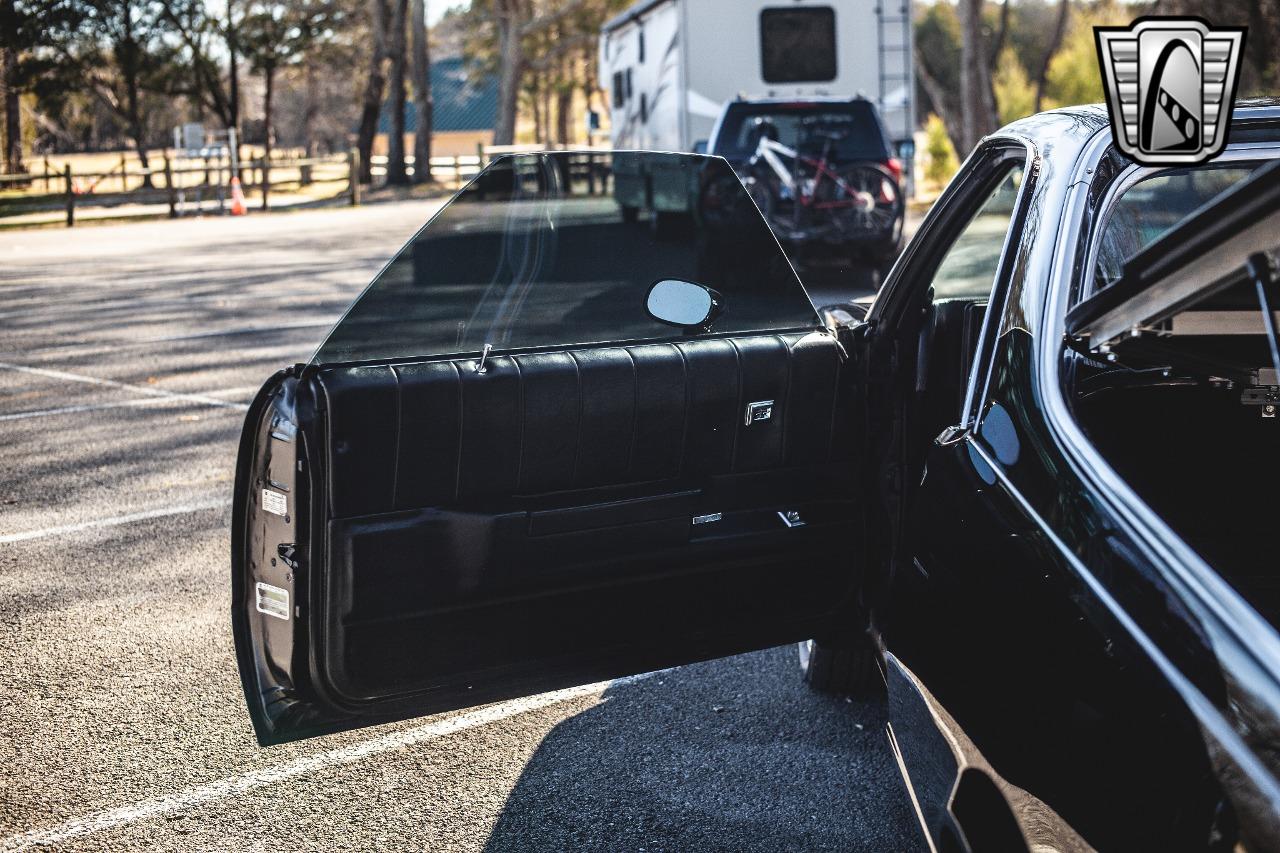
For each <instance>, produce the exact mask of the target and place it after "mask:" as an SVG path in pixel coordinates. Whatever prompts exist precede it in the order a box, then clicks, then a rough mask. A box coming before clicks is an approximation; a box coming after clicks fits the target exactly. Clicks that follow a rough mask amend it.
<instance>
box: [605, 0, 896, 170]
mask: <svg viewBox="0 0 1280 853" xmlns="http://www.w3.org/2000/svg"><path fill="white" fill-rule="evenodd" d="M600 77H601V82H602V83H603V84H604V86H605V88H606V89H608V90H609V103H610V105H611V121H612V130H611V132H610V134H611V140H612V142H613V147H614V148H616V149H647V150H656V151H693V150H695V148H696V146H697V144H698V143H699V142H702V141H705V140H707V139H708V138H710V136H711V129H712V127H713V126H714V124H715V121H716V119H717V118H718V117H719V115H720V110H721V109H722V108H723V107H724V104H725V103H726V102H727V101H729V100H730V99H732V98H734V97H736V96H738V95H745V96H748V97H752V96H761V97H774V98H789V97H796V98H804V97H806V96H825V97H843V96H847V97H850V98H852V97H854V96H857V95H862V96H863V97H865V98H867V99H868V100H870V101H872V102H874V103H875V105H876V107H877V108H878V109H879V111H880V115H881V117H882V119H883V120H884V124H885V129H886V130H887V131H888V134H889V138H890V139H891V140H892V141H893V142H894V143H895V144H898V143H909V141H910V140H911V134H912V131H913V130H914V129H915V104H914V101H915V98H914V94H915V75H914V65H913V61H912V28H911V0H641V2H639V3H637V4H636V5H634V6H632V7H631V8H630V9H628V10H627V11H625V12H623V13H622V14H620V15H618V16H617V17H615V18H613V19H612V20H610V21H608V22H607V23H606V24H605V25H604V28H603V30H602V32H601V37H600ZM903 153H904V154H906V155H907V156H910V151H909V150H908V151H905V152H903Z"/></svg>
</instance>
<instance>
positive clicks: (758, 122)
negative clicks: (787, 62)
mask: <svg viewBox="0 0 1280 853" xmlns="http://www.w3.org/2000/svg"><path fill="white" fill-rule="evenodd" d="M764 132H768V133H769V135H770V136H771V137H772V138H773V139H775V140H776V141H777V142H780V143H782V144H783V145H786V146H787V147H789V148H794V149H796V150H797V151H799V152H800V153H801V154H805V155H810V156H819V155H821V154H822V153H823V147H824V146H825V145H826V144H827V143H828V141H829V142H830V145H831V148H830V150H829V152H828V154H827V156H828V158H829V159H831V160H834V161H836V162H842V163H847V162H852V161H854V160H873V161H875V162H884V161H885V160H888V159H889V146H888V143H887V142H886V141H885V137H884V130H883V128H882V127H881V124H880V117H879V116H878V115H877V114H876V110H875V107H873V106H872V105H871V103H870V102H869V101H849V102H847V103H840V104H814V103H796V104H772V103H770V104H750V103H739V104H730V105H729V107H728V109H727V111H726V112H725V116H724V120H723V121H722V122H721V123H720V131H719V133H717V134H716V140H715V150H714V151H712V152H711V153H713V154H718V155H720V156H721V157H725V158H727V159H729V160H739V161H740V160H745V159H746V158H748V157H750V156H751V155H752V154H754V153H755V150H756V144H757V143H758V142H759V139H760V135H761V134H762V133H764Z"/></svg>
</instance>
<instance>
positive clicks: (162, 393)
mask: <svg viewBox="0 0 1280 853" xmlns="http://www.w3.org/2000/svg"><path fill="white" fill-rule="evenodd" d="M0 369H3V370H16V371H18V372H20V373H30V374H33V375H35V376H44V377H47V378H49V379H64V380H66V381H67V382H84V383H87V384H89V385H102V386H104V387H107V388H124V389H126V390H128V391H136V392H138V393H139V394H146V395H147V396H149V397H167V398H169V399H171V400H189V401H190V402H193V403H203V404H204V405H206V406H221V407H224V408H228V409H239V410H240V411H242V412H243V411H247V410H248V408H249V404H248V403H232V402H229V401H227V400H219V399H218V398H217V397H208V396H205V395H204V394H183V393H181V392H178V391H166V390H164V389H163V388H149V387H148V386H146V385H133V384H131V383H128V382H117V381H115V380H114V379H99V378H98V377H96V376H86V375H84V374H83V373H70V372H68V371H65V370H47V369H45V368H43V367H27V366H26V365H23V364H12V363H10V362H7V361H0Z"/></svg>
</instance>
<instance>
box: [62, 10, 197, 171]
mask: <svg viewBox="0 0 1280 853" xmlns="http://www.w3.org/2000/svg"><path fill="white" fill-rule="evenodd" d="M81 8H82V9H83V10H84V13H85V15H84V19H83V23H82V27H81V32H80V36H81V37H80V39H79V41H78V44H77V45H76V46H75V47H74V48H72V50H71V51H70V52H69V53H68V54H67V55H66V59H67V60H68V61H69V62H71V63H73V64H74V65H75V66H76V67H77V69H78V70H79V72H80V74H81V75H82V78H83V80H84V81H85V83H86V84H87V85H88V87H89V90H90V91H91V92H92V93H93V95H94V97H96V98H97V99H98V100H99V101H100V102H101V103H102V104H104V105H105V106H107V107H108V108H109V109H110V110H111V111H112V112H114V113H115V114H116V115H117V116H118V117H119V118H120V120H121V121H122V122H123V124H124V126H125V128H126V131H127V132H128V135H129V137H130V139H131V140H132V141H133V145H134V149H135V151H136V152H137V155H138V162H139V163H140V164H141V166H142V168H143V169H149V168H150V165H151V164H150V159H149V158H148V156H147V148H148V146H149V144H150V141H151V134H152V127H151V124H150V107H149V105H148V104H146V103H144V101H145V100H146V99H147V97H148V96H163V95H167V94H170V93H172V91H173V89H174V88H175V80H176V79H177V78H178V76H179V70H178V65H177V62H176V58H177V57H176V49H175V48H174V46H173V45H172V43H171V41H170V40H169V38H168V36H169V35H171V33H172V30H171V28H170V26H169V24H168V18H167V17H166V15H165V12H164V9H163V4H161V3H157V2H155V0H82V2H81ZM144 185H145V186H151V176H150V175H147V176H146V178H145V179H144Z"/></svg>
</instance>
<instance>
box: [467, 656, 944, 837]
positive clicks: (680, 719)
mask: <svg viewBox="0 0 1280 853" xmlns="http://www.w3.org/2000/svg"><path fill="white" fill-rule="evenodd" d="M919 847H920V842H919V834H918V829H917V828H916V823H915V819H914V817H913V815H912V814H911V811H910V806H909V803H908V801H907V797H906V793H905V789H904V788H903V786H902V782H901V781H900V778H899V776H898V771H897V767H896V765H895V764H894V761H893V757H892V754H891V753H890V751H889V746H888V741H887V737H886V734H885V716H884V706H883V703H882V702H880V701H867V702H860V701H854V702H849V701H846V700H843V699H835V698H830V697H825V696H820V695H817V694H814V693H812V692H811V691H810V690H809V689H808V688H807V687H806V686H805V685H804V683H803V682H802V681H801V679H800V673H799V668H798V665H797V662H796V655H795V650H794V647H793V646H787V647H782V648H775V649H769V650H767V651H763V652H756V653H754V654H749V655H741V656H738V657H735V658H728V659H724V660H717V661H709V662H706V663H702V664H695V665H692V666H687V667H682V668H680V669H678V670H674V671H671V672H666V673H663V674H661V675H656V676H653V677H651V678H649V679H647V680H645V681H643V682H640V683H637V684H624V685H615V686H613V687H610V688H609V689H608V690H607V691H605V693H604V694H603V699H602V702H601V704H599V705H598V706H596V707H594V708H592V709H590V710H588V711H585V712H583V713H581V714H579V715H577V716H576V717H573V718H571V719H569V720H566V721H565V722H563V723H561V724H560V725H558V726H556V727H555V728H554V729H553V730H552V731H551V732H550V733H549V734H548V735H547V737H546V738H545V739H544V740H543V742H542V744H541V745H540V746H539V747H538V749H537V751H536V752H535V753H534V755H533V757H532V758H531V759H530V760H529V763H528V765H527V766H526V767H525V769H524V771H523V773H522V774H521V776H520V779H519V780H518V782H517V783H516V786H515V788H514V789H513V790H512V792H511V794H510V796H509V797H508V799H507V802H506V804H505V806H504V808H503V811H502V814H501V816H500V817H499V819H498V821H497V823H496V825H495V827H494V830H493V833H492V835H491V836H490V838H489V841H488V844H487V845H486V849H487V850H489V851H508V850H530V849H574V850H649V851H653V850H728V849H733V850H746V849H751V850H914V849H919Z"/></svg>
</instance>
